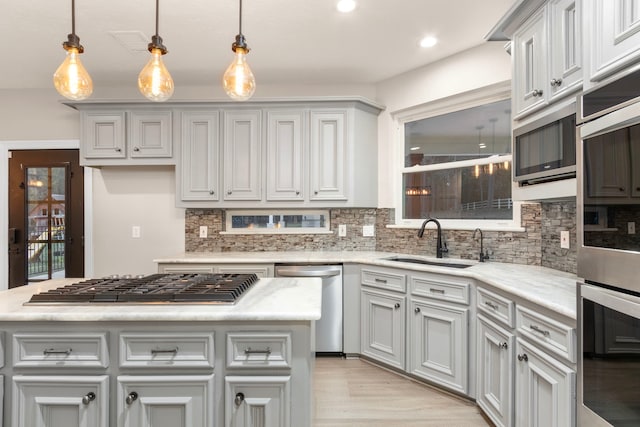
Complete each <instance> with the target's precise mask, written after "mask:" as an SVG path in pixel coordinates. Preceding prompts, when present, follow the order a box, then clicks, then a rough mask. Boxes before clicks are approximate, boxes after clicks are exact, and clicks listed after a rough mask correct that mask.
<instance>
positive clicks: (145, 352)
mask: <svg viewBox="0 0 640 427" xmlns="http://www.w3.org/2000/svg"><path fill="white" fill-rule="evenodd" d="M213 361H214V345H213V332H209V333H198V332H191V333H189V332H181V333H176V334H168V333H164V332H163V333H149V332H141V333H136V332H123V333H121V334H120V366H121V367H123V368H134V367H135V368H163V367H165V368H212V367H213Z"/></svg>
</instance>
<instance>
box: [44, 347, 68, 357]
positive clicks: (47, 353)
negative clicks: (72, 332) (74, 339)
mask: <svg viewBox="0 0 640 427" xmlns="http://www.w3.org/2000/svg"><path fill="white" fill-rule="evenodd" d="M72 351H73V350H72V349H70V348H68V349H66V350H56V349H55V348H46V349H45V350H44V351H43V353H44V355H45V356H49V355H51V354H64V355H66V356H68V355H70V354H71V352H72Z"/></svg>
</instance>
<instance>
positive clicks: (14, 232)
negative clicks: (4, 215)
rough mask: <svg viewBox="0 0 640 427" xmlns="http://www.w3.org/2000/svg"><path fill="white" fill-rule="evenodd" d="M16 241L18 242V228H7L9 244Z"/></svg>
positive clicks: (13, 243)
mask: <svg viewBox="0 0 640 427" xmlns="http://www.w3.org/2000/svg"><path fill="white" fill-rule="evenodd" d="M16 243H18V229H17V228H10V229H9V244H10V245H15V244H16Z"/></svg>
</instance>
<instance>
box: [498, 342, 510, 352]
mask: <svg viewBox="0 0 640 427" xmlns="http://www.w3.org/2000/svg"><path fill="white" fill-rule="evenodd" d="M498 347H499V348H503V349H505V350H506V349H508V348H509V344H507V343H506V342H501V343H500V344H498Z"/></svg>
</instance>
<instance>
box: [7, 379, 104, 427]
mask: <svg viewBox="0 0 640 427" xmlns="http://www.w3.org/2000/svg"><path fill="white" fill-rule="evenodd" d="M12 393H13V403H12V408H11V426H12V427H24V426H40V427H60V426H65V427H74V426H82V427H109V377H107V376H106V375H100V376H67V375H65V376H61V375H57V376H39V375H15V376H14V377H13V391H12Z"/></svg>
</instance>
